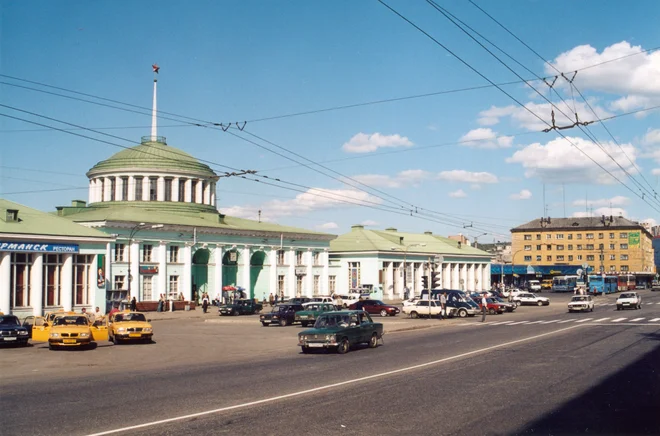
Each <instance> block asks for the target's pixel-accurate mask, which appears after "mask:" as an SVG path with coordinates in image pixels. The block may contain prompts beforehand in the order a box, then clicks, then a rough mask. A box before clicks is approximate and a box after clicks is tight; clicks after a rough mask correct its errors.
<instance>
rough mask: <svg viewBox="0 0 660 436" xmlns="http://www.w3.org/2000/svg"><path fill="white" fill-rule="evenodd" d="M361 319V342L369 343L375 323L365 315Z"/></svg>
mask: <svg viewBox="0 0 660 436" xmlns="http://www.w3.org/2000/svg"><path fill="white" fill-rule="evenodd" d="M359 318H360V341H361V342H369V339H371V335H372V333H373V330H374V325H373V321H372V320H371V317H369V315H368V314H366V313H364V314H361V315H360V316H359Z"/></svg>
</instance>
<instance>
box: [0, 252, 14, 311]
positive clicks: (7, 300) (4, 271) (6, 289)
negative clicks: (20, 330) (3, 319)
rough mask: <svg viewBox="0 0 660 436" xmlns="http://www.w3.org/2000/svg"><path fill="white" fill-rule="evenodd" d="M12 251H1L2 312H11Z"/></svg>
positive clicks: (0, 286) (0, 290)
mask: <svg viewBox="0 0 660 436" xmlns="http://www.w3.org/2000/svg"><path fill="white" fill-rule="evenodd" d="M10 276H11V253H10V252H8V251H5V252H0V312H3V313H11V310H9V305H10V304H11V281H10Z"/></svg>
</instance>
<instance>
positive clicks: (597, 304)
mask: <svg viewBox="0 0 660 436" xmlns="http://www.w3.org/2000/svg"><path fill="white" fill-rule="evenodd" d="M654 304H655V305H659V306H660V301H659V302H657V303H656V302H654V301H652V302H644V301H642V306H653V305H654ZM594 306H596V307H606V306H610V307H613V306H616V302H614V301H613V302H611V303H594Z"/></svg>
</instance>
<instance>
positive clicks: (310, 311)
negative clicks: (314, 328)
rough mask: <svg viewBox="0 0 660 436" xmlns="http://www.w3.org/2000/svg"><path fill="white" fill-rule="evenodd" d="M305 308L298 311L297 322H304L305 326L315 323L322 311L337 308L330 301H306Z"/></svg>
mask: <svg viewBox="0 0 660 436" xmlns="http://www.w3.org/2000/svg"><path fill="white" fill-rule="evenodd" d="M303 308H304V310H301V311H300V312H296V322H299V323H300V324H302V326H303V327H307V326H308V325H310V324H314V323H315V322H316V318H318V317H319V315H321V314H322V313H325V312H332V311H334V310H337V308H336V307H335V305H334V304H330V303H305V304H303Z"/></svg>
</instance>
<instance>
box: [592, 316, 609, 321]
mask: <svg viewBox="0 0 660 436" xmlns="http://www.w3.org/2000/svg"><path fill="white" fill-rule="evenodd" d="M608 319H610V318H609V317H607V318H601V319H597V320H595V321H594V322H603V321H607V320H608Z"/></svg>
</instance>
